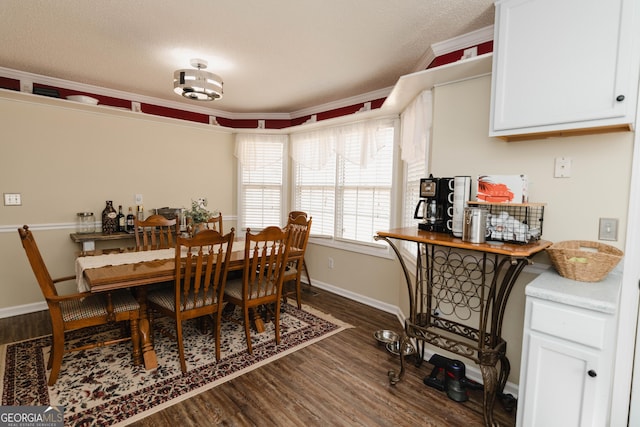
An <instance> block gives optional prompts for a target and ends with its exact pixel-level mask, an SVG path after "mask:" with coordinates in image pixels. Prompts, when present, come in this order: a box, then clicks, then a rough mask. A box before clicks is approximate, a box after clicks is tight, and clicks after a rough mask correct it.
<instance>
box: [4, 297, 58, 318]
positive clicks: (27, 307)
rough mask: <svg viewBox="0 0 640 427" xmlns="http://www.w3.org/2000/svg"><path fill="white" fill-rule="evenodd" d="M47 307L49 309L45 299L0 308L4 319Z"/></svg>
mask: <svg viewBox="0 0 640 427" xmlns="http://www.w3.org/2000/svg"><path fill="white" fill-rule="evenodd" d="M47 309H48V307H47V303H46V302H44V301H42V302H34V303H31V304H24V305H16V306H13V307H5V308H0V319H4V318H5V317H13V316H19V315H21V314H29V313H34V312H36V311H42V310H47Z"/></svg>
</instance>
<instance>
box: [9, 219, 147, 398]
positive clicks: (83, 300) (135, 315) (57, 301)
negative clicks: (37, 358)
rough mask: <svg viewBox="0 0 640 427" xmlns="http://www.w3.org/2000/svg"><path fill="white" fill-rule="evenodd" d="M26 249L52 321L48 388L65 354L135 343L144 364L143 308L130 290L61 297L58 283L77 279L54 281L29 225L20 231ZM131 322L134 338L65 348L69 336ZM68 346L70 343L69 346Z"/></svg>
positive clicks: (136, 354)
mask: <svg viewBox="0 0 640 427" xmlns="http://www.w3.org/2000/svg"><path fill="white" fill-rule="evenodd" d="M18 233H19V234H20V240H21V241H22V247H23V248H24V250H25V252H26V254H27V258H28V259H29V263H30V264H31V269H32V270H33V273H34V274H35V276H36V280H37V281H38V284H39V285H40V290H41V291H42V294H43V296H44V298H45V300H46V301H47V306H48V307H49V315H50V318H51V331H52V336H53V338H52V344H51V352H50V354H49V359H48V362H47V369H51V374H50V375H49V381H48V384H49V385H50V386H52V385H54V384H55V383H56V381H57V380H58V375H59V373H60V368H61V366H62V359H63V356H64V353H68V352H71V351H79V350H87V349H90V348H95V347H102V346H105V345H109V344H115V343H119V342H122V341H127V340H131V341H132V343H133V359H134V364H136V365H139V364H140V363H141V359H142V358H141V354H140V337H139V334H138V319H139V316H140V305H139V304H138V302H137V301H136V299H135V298H134V297H133V296H132V295H131V293H130V292H129V291H127V290H120V291H114V292H110V293H104V294H92V293H91V292H83V293H74V294H67V295H58V292H57V290H56V286H55V285H56V283H61V282H66V281H70V280H75V276H67V277H61V278H58V279H52V278H51V275H50V274H49V271H48V269H47V266H46V265H45V263H44V260H43V258H42V256H41V254H40V250H39V249H38V245H37V244H36V241H35V239H34V237H33V234H32V233H31V230H29V227H28V226H27V225H25V226H23V227H22V228H19V229H18ZM121 321H128V322H129V323H130V330H131V335H130V336H127V337H123V338H118V339H113V340H109V341H106V342H94V343H88V344H85V345H82V346H79V347H68V348H65V332H66V331H72V330H76V329H81V328H87V327H90V326H96V325H104V324H106V323H110V322H121ZM67 344H68V343H67Z"/></svg>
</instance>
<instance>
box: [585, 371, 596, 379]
mask: <svg viewBox="0 0 640 427" xmlns="http://www.w3.org/2000/svg"><path fill="white" fill-rule="evenodd" d="M587 374H588V375H589V376H590V377H591V378H595V377H597V376H598V373H597V372H596V371H594V370H593V369H589V372H587Z"/></svg>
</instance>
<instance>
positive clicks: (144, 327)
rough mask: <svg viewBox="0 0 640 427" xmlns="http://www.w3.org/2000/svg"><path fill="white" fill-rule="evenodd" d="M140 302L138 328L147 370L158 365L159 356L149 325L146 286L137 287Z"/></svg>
mask: <svg viewBox="0 0 640 427" xmlns="http://www.w3.org/2000/svg"><path fill="white" fill-rule="evenodd" d="M136 291H137V292H136V296H137V298H138V304H140V320H139V321H138V330H139V331H140V347H141V348H142V358H143V360H144V368H145V369H146V370H150V369H155V368H157V367H158V358H157V356H156V352H155V350H154V349H153V339H152V335H151V328H150V327H149V318H148V315H147V290H146V288H145V287H144V286H140V287H138V288H137V289H136Z"/></svg>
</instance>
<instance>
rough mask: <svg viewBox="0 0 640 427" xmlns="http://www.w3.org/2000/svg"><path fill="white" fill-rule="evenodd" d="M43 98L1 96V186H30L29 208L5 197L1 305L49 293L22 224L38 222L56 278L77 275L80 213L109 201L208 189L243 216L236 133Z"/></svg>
mask: <svg viewBox="0 0 640 427" xmlns="http://www.w3.org/2000/svg"><path fill="white" fill-rule="evenodd" d="M41 98H42V97H36V96H30V95H25V94H19V93H8V94H6V95H5V94H4V93H3V96H2V97H0V117H2V119H0V121H1V124H0V133H1V138H0V141H1V142H0V192H2V193H5V192H16V193H21V194H22V206H17V207H16V206H4V205H0V230H1V231H4V232H0V292H2V299H1V300H0V308H4V307H12V306H19V305H23V304H30V303H34V302H38V301H42V296H41V294H40V291H39V288H38V287H37V286H36V283H35V280H34V278H33V274H32V272H31V270H30V268H29V266H28V264H27V260H26V257H25V256H24V251H23V250H22V247H21V245H20V240H19V238H18V233H17V231H16V228H17V227H18V226H20V225H22V224H28V225H30V226H32V228H33V229H34V234H35V236H36V241H37V242H38V244H39V246H40V249H41V252H42V253H43V257H44V259H45V262H47V265H48V266H49V268H50V270H51V274H52V275H53V276H54V277H55V276H59V275H67V274H73V259H74V253H75V252H76V251H77V250H79V245H78V244H75V243H73V242H71V240H70V238H69V233H71V232H73V231H74V229H73V225H74V223H75V214H76V213H77V212H80V211H92V212H94V213H95V215H96V217H97V218H98V219H99V218H100V215H101V212H102V210H103V209H104V206H105V201H106V200H112V201H113V203H114V205H115V206H116V209H117V206H118V205H119V204H122V205H123V207H124V210H125V211H126V210H127V208H128V206H134V194H136V193H138V194H142V195H143V198H144V200H143V201H144V206H145V209H147V214H148V209H151V208H158V207H163V206H170V207H187V206H189V205H190V203H191V199H195V198H198V197H207V198H208V199H209V207H210V208H212V209H219V210H221V211H222V212H223V214H227V215H232V216H233V217H234V218H235V215H236V211H235V210H236V193H235V180H236V168H235V162H233V161H232V159H233V135H232V134H231V133H230V132H226V131H220V130H216V128H214V127H212V126H207V125H185V124H184V122H181V121H178V120H170V119H148V120H141V119H140V117H141V115H139V114H136V113H131V112H122V111H115V110H113V109H108V108H107V107H90V106H77V107H76V106H75V105H73V104H70V101H66V100H57V99H51V100H49V99H44V100H43V101H40V99H41ZM34 99H38V103H34V102H29V101H30V100H34ZM232 226H235V223H234V222H231V221H229V222H226V223H225V228H227V229H228V228H229V227H232Z"/></svg>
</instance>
